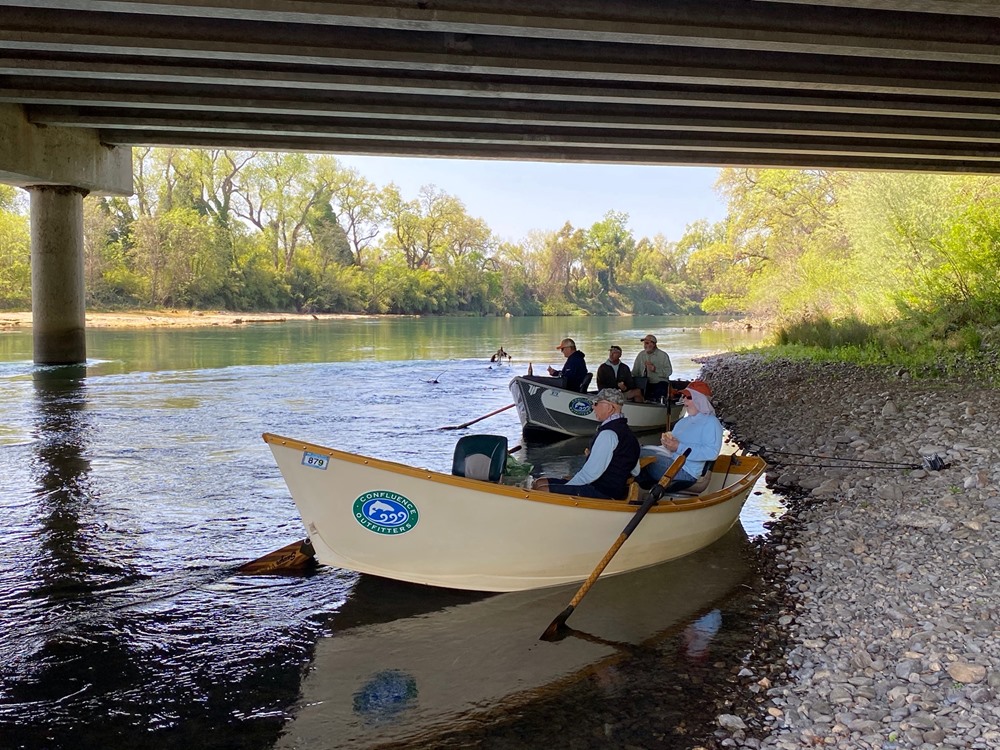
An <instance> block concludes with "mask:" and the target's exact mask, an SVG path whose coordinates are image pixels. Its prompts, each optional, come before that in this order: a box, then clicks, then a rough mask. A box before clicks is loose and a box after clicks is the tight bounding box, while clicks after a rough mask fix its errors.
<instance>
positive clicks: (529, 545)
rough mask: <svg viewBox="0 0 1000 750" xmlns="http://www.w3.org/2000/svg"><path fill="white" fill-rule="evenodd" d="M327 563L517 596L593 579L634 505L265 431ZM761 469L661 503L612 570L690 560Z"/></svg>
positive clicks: (729, 466) (721, 474) (737, 461)
mask: <svg viewBox="0 0 1000 750" xmlns="http://www.w3.org/2000/svg"><path fill="white" fill-rule="evenodd" d="M264 440H265V441H266V442H267V443H268V445H269V446H270V447H271V451H272V452H273V454H274V458H275V460H276V461H277V463H278V467H279V469H280V470H281V473H282V476H283V477H284V479H285V483H286V484H287V485H288V489H289V490H290V491H291V495H292V498H293V499H294V500H295V504H296V505H297V506H298V510H299V514H300V515H301V516H302V520H303V522H304V524H305V527H306V530H307V532H308V534H309V539H310V540H311V542H312V545H313V547H314V548H315V550H316V558H317V560H318V561H319V562H320V563H323V564H326V565H331V566H334V567H338V568H347V569H349V570H356V571H358V572H361V573H369V574H372V575H377V576H383V577H386V578H392V579H396V580H400V581H409V582H411V583H422V584H428V585H431V586H443V587H447V588H456V589H466V590H470V591H522V590H527V589H539V588H546V587H549V586H559V585H562V584H567V583H575V582H579V581H583V580H584V579H586V578H587V577H588V576H589V575H590V573H591V572H592V571H593V570H594V567H595V566H596V565H597V563H598V561H600V560H601V558H602V557H603V556H604V554H605V552H607V550H608V548H609V547H610V545H611V544H612V543H613V542H614V541H615V539H616V538H617V537H618V535H619V534H620V533H621V531H622V529H623V528H624V526H625V525H626V524H627V523H628V521H629V516H630V514H632V513H634V512H635V510H636V506H633V505H628V504H627V503H624V502H621V501H614V500H606V501H605V500H591V499H584V498H576V497H570V496H565V495H555V494H549V493H546V492H536V491H532V490H528V489H525V488H523V487H518V486H508V485H505V484H502V483H493V482H487V481H482V480H477V479H468V478H465V477H459V476H452V475H450V474H442V473H439V472H435V471H430V470H428V469H417V468H413V467H410V466H404V465H402V464H398V463H393V462H391V461H382V460H379V459H376V458H368V457H366V456H359V455H355V454H352V453H345V452H343V451H338V450H335V449H333V448H326V447H323V446H320V445H315V444H313V443H307V442H303V441H301V440H295V439H292V438H287V437H281V436H278V435H272V434H269V433H267V434H265V435H264ZM765 468H766V464H765V463H764V461H763V460H762V459H760V458H756V457H752V456H720V457H719V459H718V460H717V461H716V466H715V469H714V471H713V472H712V475H711V479H710V481H709V483H708V487H707V489H705V490H704V491H703V492H702V494H700V495H698V496H694V497H677V498H665V499H664V500H661V501H660V503H659V505H657V506H656V507H654V508H652V509H651V510H650V512H649V514H648V515H647V516H646V518H645V519H644V520H643V521H642V523H640V524H639V526H638V528H637V529H636V530H635V531H634V532H633V533H632V535H631V536H630V537H629V539H628V542H627V543H626V544H625V545H624V546H623V547H622V548H621V550H619V552H618V553H617V554H616V555H615V557H614V559H613V560H612V561H611V563H610V564H609V565H608V567H607V569H606V571H605V573H604V575H606V576H607V575H614V574H616V573H624V572H627V571H632V570H637V569H639V568H645V567H649V566H650V565H656V564H658V563H662V562H665V561H667V560H673V559H676V558H678V557H683V556H684V555H688V554H690V553H692V552H694V551H696V550H699V549H701V548H702V547H706V546H707V545H709V544H711V543H712V542H714V541H715V540H716V539H718V538H719V537H721V536H722V535H723V534H725V533H726V531H728V530H729V528H730V527H731V526H732V525H733V523H734V522H735V521H736V519H737V518H738V517H739V514H740V509H741V508H742V507H743V503H744V502H745V501H746V499H747V496H748V495H749V493H750V490H751V489H752V488H753V486H754V483H755V482H756V481H757V480H758V479H759V478H760V477H761V475H763V473H764V469H765Z"/></svg>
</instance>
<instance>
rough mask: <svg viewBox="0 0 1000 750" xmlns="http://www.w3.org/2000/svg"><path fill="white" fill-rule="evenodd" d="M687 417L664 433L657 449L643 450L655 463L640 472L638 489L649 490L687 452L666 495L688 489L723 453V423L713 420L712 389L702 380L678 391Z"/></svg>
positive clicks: (647, 446)
mask: <svg viewBox="0 0 1000 750" xmlns="http://www.w3.org/2000/svg"><path fill="white" fill-rule="evenodd" d="M681 394H682V395H683V397H684V406H685V408H686V409H687V416H685V417H683V418H682V419H679V420H678V421H677V424H675V425H674V428H673V432H664V433H663V434H662V435H661V436H660V444H659V445H646V446H643V448H642V455H643V456H644V457H647V456H651V457H653V458H654V459H656V460H655V461H654V462H653V463H652V464H650V465H649V466H647V467H646V468H644V469H643V470H642V474H641V475H640V477H639V486H640V487H642V488H643V489H649V488H650V487H652V486H653V485H654V484H656V483H657V482H658V481H659V480H660V478H661V477H662V476H663V475H664V473H665V472H666V471H667V469H669V468H670V465H671V464H672V463H673V462H674V459H676V458H677V457H678V456H679V455H681V454H682V453H683V452H684V451H685V450H686V449H688V448H690V449H691V453H690V455H689V456H688V457H687V461H686V462H685V464H684V467H683V468H682V469H681V470H680V471H679V472H677V474H676V475H675V476H674V478H673V481H672V482H671V483H670V484H669V485H668V486H667V487H666V490H665V491H666V492H680V491H681V490H684V489H687V488H688V487H690V486H691V485H693V484H694V483H695V482H697V481H698V479H699V478H700V477H701V474H702V471H703V470H704V469H705V466H706V464H707V463H708V462H709V461H714V460H715V459H716V458H718V457H719V452H720V451H721V450H722V422H720V421H719V418H718V417H717V416H715V407H714V406H712V402H711V401H710V400H709V399H710V398H711V396H712V389H711V388H710V387H709V385H708V383H706V382H705V381H704V380H693V381H691V383H690V384H689V385H688V387H687V388H685V389H684V390H683V391H681Z"/></svg>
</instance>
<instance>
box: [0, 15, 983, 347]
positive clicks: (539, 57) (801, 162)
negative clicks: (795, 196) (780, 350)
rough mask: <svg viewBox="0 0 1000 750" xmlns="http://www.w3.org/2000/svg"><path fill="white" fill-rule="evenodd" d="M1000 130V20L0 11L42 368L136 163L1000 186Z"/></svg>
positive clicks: (1, 172)
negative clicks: (604, 170)
mask: <svg viewBox="0 0 1000 750" xmlns="http://www.w3.org/2000/svg"><path fill="white" fill-rule="evenodd" d="M998 115H1000V3H996V2H994V1H993V0H812V1H809V0H670V1H669V2H667V1H665V0H640V1H629V0H623V1H622V2H617V3H611V2H606V1H605V0H491V1H490V2H483V0H442V1H437V0H411V1H403V0H369V1H368V2H336V1H330V2H319V1H313V2H306V1H298V0H284V1H282V0H189V1H187V2H183V1H176V2H171V1H169V0H22V1H17V0H0V134H2V135H3V140H2V142H0V180H2V181H5V182H9V183H12V184H18V185H22V186H26V187H30V188H32V226H33V238H32V262H33V272H34V271H37V274H36V273H33V277H32V279H33V281H32V285H33V286H32V290H33V291H32V295H33V309H34V311H35V326H36V345H35V346H36V351H35V358H36V361H39V362H63V361H72V362H79V361H82V359H83V358H85V346H84V345H83V343H82V341H83V311H82V303H79V304H77V303H76V302H75V301H74V302H72V303H71V304H68V303H66V300H67V299H68V298H73V299H75V297H74V295H76V296H79V298H80V299H81V300H82V297H83V294H82V293H83V288H82V283H83V282H82V274H80V275H79V278H76V276H75V275H74V274H76V273H77V272H75V271H74V270H73V269H74V268H76V267H77V265H78V264H77V263H76V262H75V260H74V257H75V256H78V255H80V254H82V247H81V246H80V238H79V235H80V234H81V233H80V232H79V228H78V227H77V223H78V221H79V218H78V214H79V208H78V205H77V204H78V203H79V201H80V200H81V199H82V198H81V196H82V195H83V194H84V193H85V192H87V191H97V192H104V193H118V194H127V193H130V192H131V177H130V169H129V164H130V150H129V147H131V146H133V145H153V146H165V145H181V146H194V147H229V148H255V149H274V150H305V151H313V152H320V151H330V152H335V153H364V154H380V155H387V154H395V155H421V156H444V157H472V158H505V159H531V160H563V161H602V162H617V163H642V164H674V165H677V164H700V165H753V166H793V167H817V168H847V169H901V170H918V171H937V172H942V171H960V172H981V173H993V172H997V171H1000V129H998V127H997V122H998ZM36 267H37V268H36ZM70 291H72V292H73V294H68V292H70ZM69 308H72V309H69ZM74 330H78V333H75V334H74V333H73V331H74ZM59 342H61V343H59ZM67 342H68V343H67ZM74 342H79V343H74Z"/></svg>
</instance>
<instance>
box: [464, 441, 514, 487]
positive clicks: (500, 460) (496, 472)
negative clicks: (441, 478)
mask: <svg viewBox="0 0 1000 750" xmlns="http://www.w3.org/2000/svg"><path fill="white" fill-rule="evenodd" d="M506 468H507V438H505V437H504V436H503V435H464V436H462V437H461V438H459V440H458V442H457V443H456V444H455V456H454V458H453V459H452V462H451V473H452V474H454V475H455V476H457V477H466V478H468V479H481V480H483V481H486V482H499V481H500V480H502V479H503V472H504V469H506Z"/></svg>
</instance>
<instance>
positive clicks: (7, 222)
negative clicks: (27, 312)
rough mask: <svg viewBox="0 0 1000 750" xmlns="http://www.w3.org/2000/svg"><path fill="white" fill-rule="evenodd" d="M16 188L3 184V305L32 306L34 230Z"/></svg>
mask: <svg viewBox="0 0 1000 750" xmlns="http://www.w3.org/2000/svg"><path fill="white" fill-rule="evenodd" d="M16 201H17V196H16V195H15V193H14V189H13V188H6V186H3V185H0V206H7V207H9V208H0V308H2V309H25V308H28V307H30V306H31V265H30V263H29V257H30V230H29V226H28V217H27V216H24V215H23V214H20V213H17V212H16V211H14V210H10V209H14V208H16Z"/></svg>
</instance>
